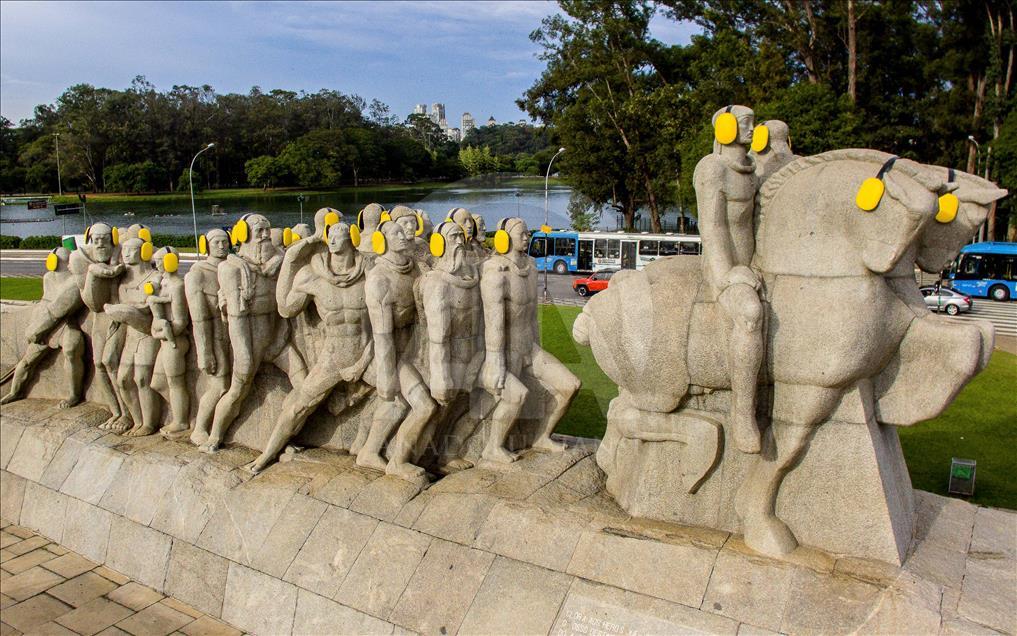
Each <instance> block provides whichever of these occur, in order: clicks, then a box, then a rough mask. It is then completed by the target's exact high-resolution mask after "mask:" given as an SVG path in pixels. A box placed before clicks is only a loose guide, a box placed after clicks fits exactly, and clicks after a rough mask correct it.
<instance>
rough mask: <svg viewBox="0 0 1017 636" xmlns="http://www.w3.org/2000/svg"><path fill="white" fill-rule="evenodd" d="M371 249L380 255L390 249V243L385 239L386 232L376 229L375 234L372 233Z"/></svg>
mask: <svg viewBox="0 0 1017 636" xmlns="http://www.w3.org/2000/svg"><path fill="white" fill-rule="evenodd" d="M371 249H373V250H374V253H375V254H377V255H378V256H381V255H382V254H384V253H385V251H386V250H387V249H388V243H387V241H385V234H383V233H382V232H381V230H375V231H374V234H372V235H371Z"/></svg>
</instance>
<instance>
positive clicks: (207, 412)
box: [191, 373, 230, 446]
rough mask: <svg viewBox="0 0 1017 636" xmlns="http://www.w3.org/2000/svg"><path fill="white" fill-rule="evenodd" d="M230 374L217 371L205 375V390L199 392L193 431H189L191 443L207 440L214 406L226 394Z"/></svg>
mask: <svg viewBox="0 0 1017 636" xmlns="http://www.w3.org/2000/svg"><path fill="white" fill-rule="evenodd" d="M229 383H230V374H229V373H221V374H220V373H217V374H216V375H212V376H207V379H206V384H205V392H204V393H202V394H201V399H200V400H199V401H198V414H197V416H196V417H195V419H194V432H192V433H191V443H192V444H194V445H195V446H201V445H202V444H204V443H205V442H207V441H208V432H209V429H210V428H211V427H212V418H213V417H214V416H215V406H216V404H218V403H219V400H220V399H222V396H224V395H226V391H227V390H228V389H229Z"/></svg>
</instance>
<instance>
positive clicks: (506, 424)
mask: <svg viewBox="0 0 1017 636" xmlns="http://www.w3.org/2000/svg"><path fill="white" fill-rule="evenodd" d="M526 393H527V389H526V386H525V385H524V384H523V383H522V382H520V381H519V379H518V378H516V376H514V375H512V374H511V373H506V374H505V388H503V389H502V391H501V396H500V397H499V398H498V404H497V405H496V406H495V407H494V411H493V412H492V413H491V430H490V431H489V432H488V438H487V445H486V446H485V447H484V452H483V453H481V457H483V458H484V459H487V460H490V461H494V462H501V463H509V462H514V461H515V460H516V459H518V458H519V456H518V455H517V454H516V453H513V452H512V451H510V450H508V449H507V448H505V440H506V439H508V434H509V431H510V430H511V429H512V425H513V424H515V423H516V419H518V418H519V413H520V412H521V411H522V410H523V403H524V402H526Z"/></svg>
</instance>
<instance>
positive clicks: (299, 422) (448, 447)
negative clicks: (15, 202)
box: [3, 105, 1007, 563]
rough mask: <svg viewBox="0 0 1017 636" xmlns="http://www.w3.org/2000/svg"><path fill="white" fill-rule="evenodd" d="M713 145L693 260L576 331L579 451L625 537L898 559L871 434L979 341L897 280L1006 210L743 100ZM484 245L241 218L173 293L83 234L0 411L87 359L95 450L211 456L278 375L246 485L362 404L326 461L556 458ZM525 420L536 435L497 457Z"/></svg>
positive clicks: (114, 243)
mask: <svg viewBox="0 0 1017 636" xmlns="http://www.w3.org/2000/svg"><path fill="white" fill-rule="evenodd" d="M713 125H714V135H715V140H714V148H713V152H712V153H710V154H709V155H707V156H706V157H704V158H703V159H702V160H701V161H700V162H699V164H698V166H697V167H696V170H695V174H694V184H695V189H696V196H697V202H698V213H699V227H700V231H701V234H702V243H703V255H702V257H698V256H673V257H668V258H662V259H660V260H658V261H655V262H653V263H651V264H650V265H649V266H647V267H646V268H645V269H644V270H642V271H624V272H621V273H619V274H617V275H615V276H614V277H613V278H612V280H611V285H610V287H609V288H608V289H607V290H606V291H604V292H602V293H600V294H598V295H597V296H595V297H593V298H592V299H591V300H590V301H589V302H588V304H586V306H585V307H584V309H583V312H582V313H581V314H580V316H579V317H578V318H577V320H576V321H575V324H574V327H573V336H574V338H575V339H576V341H577V342H579V343H581V344H588V345H589V346H591V347H592V350H593V353H594V355H595V357H596V360H597V362H598V364H599V366H600V367H601V368H602V369H603V370H604V372H605V373H606V374H607V375H608V376H609V377H610V378H611V379H612V380H613V381H614V382H615V383H616V384H617V385H618V387H619V394H618V397H617V398H615V399H614V400H613V401H612V402H611V404H610V408H609V410H608V418H607V420H608V421H607V431H606V433H605V435H604V439H603V441H602V442H601V444H600V446H599V449H598V451H597V463H598V465H599V466H600V468H601V469H602V470H603V472H604V474H605V475H606V481H605V487H606V490H607V491H608V493H610V494H611V495H612V496H613V497H614V499H615V500H616V501H617V502H618V504H619V505H621V506H622V508H624V509H625V510H626V511H627V512H628V513H630V514H632V515H634V516H639V517H649V518H653V519H659V520H664V521H671V522H678V523H683V524H688V525H701V526H708V527H713V528H719V529H722V530H727V531H731V532H741V533H743V534H744V538H745V543H746V544H747V545H748V546H749V547H751V548H753V549H755V550H757V551H759V552H762V553H765V554H769V555H773V556H783V555H787V554H788V553H790V552H792V551H793V550H795V549H796V547H797V546H798V545H799V544H807V545H811V546H814V547H819V548H821V549H824V550H826V551H828V552H835V553H842V554H854V555H862V556H866V557H871V558H878V559H883V560H887V561H891V562H898V563H899V562H901V560H902V559H903V558H904V557H905V555H906V553H907V550H908V546H909V545H910V542H911V538H912V536H913V530H914V528H913V522H914V516H915V515H914V505H913V502H912V495H911V492H912V491H911V485H910V480H909V478H908V476H907V469H906V466H905V465H904V462H903V456H902V454H901V450H900V445H899V441H898V440H897V436H896V430H895V429H894V427H896V426H909V425H912V424H916V423H918V422H921V421H923V420H926V419H929V418H931V417H934V416H936V415H937V414H939V413H940V412H942V410H943V409H945V408H946V406H947V405H948V404H949V403H950V402H951V401H952V400H953V398H954V397H955V396H956V395H957V393H958V391H959V390H960V389H961V388H962V387H963V386H964V384H965V383H967V382H968V381H969V380H970V379H971V378H972V377H973V376H974V375H975V374H976V373H978V372H979V371H980V370H981V369H982V368H984V367H985V365H986V364H987V362H988V359H989V356H990V354H991V351H992V347H993V330H992V326H991V324H989V323H987V322H983V321H979V320H970V319H968V320H964V321H960V320H957V319H955V318H950V317H945V316H938V315H930V313H929V311H928V310H927V309H926V306H925V303H924V300H923V298H922V296H921V294H920V292H919V291H918V287H917V284H916V283H915V276H914V268H915V266H917V267H919V268H921V269H923V270H925V271H927V272H939V271H941V270H942V269H943V268H945V267H946V266H947V265H948V263H949V262H950V261H951V259H953V258H954V257H955V256H956V254H957V253H958V251H959V249H960V248H961V247H962V246H963V245H964V244H965V243H966V242H967V241H969V240H970V238H971V237H972V236H973V235H974V233H975V232H976V230H977V228H978V227H979V226H980V225H981V224H982V222H983V221H984V220H985V218H986V215H987V213H988V210H989V207H990V206H991V205H993V203H994V202H995V201H996V200H998V199H1000V198H1001V197H1003V196H1005V195H1006V194H1007V193H1006V191H1005V190H1001V189H999V188H997V187H996V186H995V185H994V184H992V183H991V182H989V181H987V180H984V179H981V178H979V177H976V176H973V175H970V174H966V173H963V172H960V171H956V170H953V169H947V168H942V167H937V166H929V165H922V164H919V163H916V162H914V161H911V160H908V159H904V158H899V157H895V156H892V155H888V154H886V153H883V152H878V151H875V150H862V149H849V150H835V151H831V152H826V153H822V154H819V155H815V156H806V157H799V156H796V155H794V154H793V153H792V150H791V145H790V139H789V130H788V126H787V125H786V124H784V123H783V122H780V121H767V122H764V123H762V124H760V125H758V126H757V125H756V123H755V120H754V113H753V111H752V110H751V109H749V108H747V107H744V106H734V105H733V106H728V107H726V108H724V109H721V110H719V111H718V112H717V113H716V114H715V115H714V118H713ZM495 229H496V232H495V234H494V241H493V250H490V251H489V249H488V248H487V247H485V245H484V237H485V234H486V232H485V230H484V228H483V219H481V218H479V217H477V216H475V215H472V214H471V213H470V212H469V211H468V210H465V209H463V208H456V209H454V210H452V211H450V213H449V215H448V218H446V219H445V220H444V221H443V222H441V223H439V224H438V225H437V226H435V227H432V226H431V223H430V221H429V219H428V218H427V215H426V214H424V213H422V212H421V211H419V210H414V209H411V208H409V207H405V206H395V207H394V208H393V209H392V210H388V211H386V210H384V209H382V207H381V206H379V205H377V204H371V205H368V206H366V207H365V208H364V209H363V210H362V211H361V212H360V213H359V214H358V215H357V218H356V219H355V220H354V219H349V220H346V219H344V218H343V216H342V214H340V213H339V212H338V211H337V210H333V209H331V208H324V209H322V210H319V211H318V212H317V214H316V215H315V218H314V225H313V227H312V226H306V225H300V226H297V227H295V228H293V229H286V230H283V231H280V230H279V229H273V228H272V227H271V226H270V223H269V221H268V219H266V218H265V217H263V216H261V215H257V214H250V215H246V216H244V217H243V218H241V219H240V220H238V221H237V222H236V224H235V225H234V226H233V227H232V229H231V230H230V231H225V230H221V229H214V230H210V231H208V232H207V233H206V234H205V235H204V236H203V237H202V238H201V240H200V246H199V247H200V250H199V251H200V252H201V253H202V254H203V255H204V256H203V257H202V258H201V259H199V260H198V261H197V262H196V263H195V264H194V265H193V267H192V268H191V269H190V271H189V272H188V273H187V275H186V276H185V277H183V279H181V278H180V276H179V274H178V273H177V268H178V266H179V256H178V254H177V252H176V250H174V249H172V248H161V249H158V250H154V248H153V246H152V244H151V236H150V235H148V231H147V230H146V229H145V228H142V227H140V226H132V227H130V228H127V229H126V230H122V231H118V230H117V229H116V228H113V227H110V226H108V225H104V224H101V223H97V224H95V225H93V226H92V227H91V228H89V231H88V232H87V234H86V238H85V244H84V245H83V246H82V247H80V248H79V249H77V250H75V251H72V252H68V251H66V250H64V249H57V250H54V252H53V253H52V254H51V255H50V256H49V258H48V260H47V268H48V269H49V270H50V271H49V273H48V274H46V277H45V280H44V296H43V300H42V302H41V303H40V304H39V306H38V309H37V310H36V311H35V314H34V321H33V322H32V324H30V325H29V326H28V327H27V337H28V340H29V343H30V344H29V345H28V348H27V350H26V352H25V355H24V357H23V359H22V361H21V363H20V364H18V366H17V368H16V369H15V371H14V373H13V383H12V386H11V388H10V391H9V393H8V394H7V396H6V397H4V398H3V399H4V401H8V400H10V399H14V398H15V397H16V396H18V395H20V394H21V392H22V390H23V388H24V386H25V385H26V382H27V381H28V380H29V378H30V375H31V369H32V368H33V365H35V364H36V363H37V362H38V361H39V360H40V359H41V358H42V357H43V356H44V355H45V354H46V353H47V352H48V351H50V350H54V349H56V350H60V351H61V352H62V354H63V356H64V359H65V361H66V365H65V366H66V371H67V375H68V383H67V391H68V393H67V398H66V399H65V400H64V402H63V404H64V405H70V404H74V403H76V402H78V401H80V400H81V399H83V396H84V390H83V381H84V378H85V376H86V369H85V365H84V361H83V360H84V356H85V355H86V351H87V349H88V345H89V344H90V349H91V355H92V362H93V364H94V368H95V371H94V376H93V379H92V383H93V386H94V387H95V393H96V394H97V395H98V396H99V398H100V399H101V400H102V401H103V402H104V403H105V404H106V405H107V406H108V408H109V411H110V413H111V415H110V417H109V419H108V420H107V421H106V422H105V423H103V424H102V425H101V426H102V428H104V429H106V430H109V431H112V432H117V433H123V434H127V435H149V434H153V433H156V432H157V431H160V430H161V431H162V433H163V434H165V435H167V436H169V437H172V438H184V437H189V439H190V440H191V441H192V442H193V443H194V444H197V445H199V446H200V447H201V448H202V450H204V451H206V452H210V453H211V452H215V451H216V449H217V448H219V446H220V445H221V444H222V443H223V442H224V439H225V436H226V434H227V431H229V429H230V427H231V426H233V425H234V423H235V420H237V418H238V414H239V413H240V412H241V407H242V405H243V404H244V402H245V399H246V398H247V397H248V395H249V394H250V392H251V390H252V386H253V384H254V382H255V377H256V376H257V375H258V373H259V370H261V369H262V368H263V367H265V366H266V365H272V366H275V367H277V368H278V370H279V371H281V372H282V373H283V374H285V376H286V377H287V378H288V380H289V384H290V386H291V389H290V390H289V391H288V393H287V394H286V395H285V398H284V400H283V403H282V406H281V409H280V414H279V416H278V418H277V419H276V420H275V421H274V423H273V426H274V428H273V430H272V431H271V434H270V436H269V437H268V440H267V442H266V443H265V445H264V448H263V449H261V450H262V451H263V452H262V453H261V455H260V456H259V457H258V458H257V459H256V460H255V461H254V462H253V463H251V464H250V465H249V469H250V470H252V471H254V472H259V471H261V470H263V469H265V468H266V467H267V466H268V465H270V464H271V463H272V462H274V461H276V459H277V458H278V457H279V455H280V453H282V452H283V451H284V449H286V447H287V445H288V444H290V443H291V440H293V438H294V437H295V436H297V435H298V434H299V433H300V431H301V429H302V427H303V426H304V425H305V423H306V422H307V421H308V418H309V417H310V416H311V415H312V413H314V412H315V410H316V409H317V408H318V407H319V406H321V405H323V404H326V403H327V404H328V409H329V412H331V413H332V414H333V415H335V416H336V417H340V418H341V417H343V415H342V414H343V411H344V409H347V408H349V407H351V406H352V405H354V404H357V403H358V402H361V401H363V400H364V398H365V396H369V395H373V396H374V398H373V399H374V402H373V403H374V408H373V411H371V412H370V413H369V416H367V417H364V418H362V419H361V422H360V425H359V426H358V427H357V429H356V434H355V438H352V437H351V439H352V441H351V442H350V443H349V444H348V450H349V452H350V453H351V454H355V455H356V461H357V464H359V465H360V466H363V467H366V468H369V469H376V470H381V471H385V472H387V473H389V474H391V475H395V476H398V477H400V478H403V479H406V480H408V481H410V482H413V483H417V484H419V485H421V487H423V485H424V484H426V480H427V473H426V472H425V469H427V471H429V472H431V473H435V474H440V473H448V472H452V471H457V470H463V469H467V468H469V467H470V466H472V465H473V462H474V461H477V460H480V461H488V462H492V463H494V464H495V465H497V464H504V463H508V462H512V461H513V460H514V459H516V457H517V453H516V451H518V450H520V448H524V447H533V448H536V449H539V450H545V451H560V450H562V449H563V446H562V444H561V443H560V442H558V441H556V440H553V439H552V438H551V433H552V431H553V430H554V428H555V425H556V424H557V423H558V421H559V420H560V419H561V417H562V415H563V414H564V413H565V411H566V410H567V409H568V406H569V404H570V402H571V401H572V399H573V397H574V396H575V395H576V393H577V392H578V390H579V380H578V379H577V378H576V377H575V376H574V375H573V374H572V373H571V372H569V371H568V370H567V369H566V368H565V367H564V366H563V365H562V364H561V363H560V362H559V361H558V360H557V359H556V358H554V357H553V356H552V355H550V354H548V353H547V352H546V351H544V350H543V349H542V348H541V347H540V345H539V336H538V321H537V287H536V278H537V277H536V270H535V267H534V264H533V263H532V261H531V259H530V258H529V256H528V255H527V247H528V243H529V233H528V230H527V227H526V224H525V223H524V222H523V221H522V220H521V219H519V218H506V219H502V220H501V221H500V222H499V223H498V225H497V227H496V228H495ZM81 312H87V320H85V321H83V320H81V318H80V315H81ZM76 316H77V317H78V318H77V319H75V317H76ZM82 327H86V328H85V329H83V328H82ZM85 332H87V334H88V335H87V336H86V333H85ZM192 367H195V368H193V369H192ZM195 372H196V373H197V374H200V376H201V378H202V382H201V383H200V385H199V386H200V387H201V391H200V394H195V396H194V397H195V398H196V401H197V403H196V405H192V404H191V402H192V400H191V392H190V391H189V389H188V387H189V386H192V385H190V384H188V379H187V378H188V375H189V374H191V375H193V374H194V373H195ZM534 390H536V391H539V394H538V395H539V399H536V400H534V399H533V397H534V395H533V392H534ZM528 396H529V397H530V399H527V398H528ZM534 402H536V403H537V405H538V407H539V408H538V409H537V410H538V411H539V413H538V414H537V415H536V416H535V417H532V418H531V419H533V420H536V421H537V422H538V425H537V426H536V427H534V428H533V433H532V434H531V435H529V436H528V438H527V440H526V442H525V443H522V444H520V443H517V442H513V443H507V441H506V440H507V439H508V438H509V435H510V432H511V431H512V430H513V427H514V426H516V425H517V422H518V421H519V420H520V418H521V417H523V416H524V415H526V414H525V413H524V411H525V410H526V408H525V406H526V405H527V404H530V405H532V404H533V403H534ZM165 405H168V413H167V414H165V415H164V414H163V410H164V406H165ZM337 405H338V406H337ZM192 412H193V417H192ZM530 415H533V414H532V413H531V414H530ZM481 420H483V421H484V422H485V426H484V427H483V436H484V441H483V443H482V447H481V448H482V450H480V451H479V452H474V454H473V455H471V457H472V459H469V458H467V457H466V454H465V453H464V452H463V440H466V439H467V438H470V437H471V436H474V438H473V439H476V435H478V431H479V430H480V429H478V422H480V421H481ZM239 426H243V422H241V423H239ZM474 448H475V449H476V448H477V446H476V445H474ZM848 464H850V465H848Z"/></svg>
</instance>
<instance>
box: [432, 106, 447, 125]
mask: <svg viewBox="0 0 1017 636" xmlns="http://www.w3.org/2000/svg"><path fill="white" fill-rule="evenodd" d="M443 119H445V104H441V103H438V102H435V103H433V104H431V121H433V122H434V123H436V124H441V122H442V120H443Z"/></svg>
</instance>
